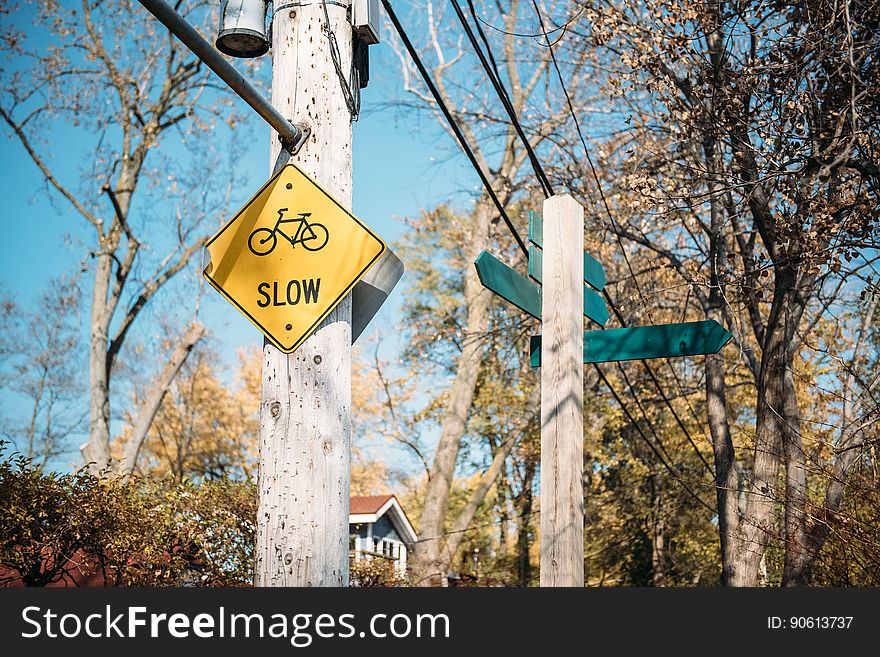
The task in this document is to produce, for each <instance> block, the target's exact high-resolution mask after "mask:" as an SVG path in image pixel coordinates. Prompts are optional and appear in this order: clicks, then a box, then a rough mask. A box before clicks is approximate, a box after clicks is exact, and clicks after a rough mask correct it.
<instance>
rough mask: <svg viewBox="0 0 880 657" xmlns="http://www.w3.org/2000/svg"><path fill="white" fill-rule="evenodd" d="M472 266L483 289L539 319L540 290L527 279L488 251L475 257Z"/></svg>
mask: <svg viewBox="0 0 880 657" xmlns="http://www.w3.org/2000/svg"><path fill="white" fill-rule="evenodd" d="M474 265H475V266H476V268H477V276H479V278H480V283H482V284H483V287H485V288H488V289H490V290H492V291H493V292H494V293H495V294H497V295H498V296H499V297H501V298H502V299H504V300H506V301H509V302H510V303H512V304H513V305H514V306H516V307H517V308H519V309H520V310H522V311H523V312H524V313H528V314H529V315H531V316H532V317H534V318H535V319H541V288H540V287H538V286H537V285H535V284H534V283H532V282H531V281H530V280H529V279H528V278H526V277H525V276H523V275H522V274H520V273H519V272H517V271H514V270H513V269H511V268H510V267H508V266H507V265H505V264H504V263H503V262H501V261H500V260H498V258H496V257H495V256H493V255H492V254H491V253H489V252H488V251H483V252H482V253H480V255H479V256H477V259H476V261H475V262H474Z"/></svg>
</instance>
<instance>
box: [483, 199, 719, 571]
mask: <svg viewBox="0 0 880 657" xmlns="http://www.w3.org/2000/svg"><path fill="white" fill-rule="evenodd" d="M543 215H544V218H542V217H541V216H540V215H538V214H536V213H534V212H531V213H529V242H531V246H530V247H529V265H528V277H526V276H524V275H522V274H520V273H519V272H517V271H514V270H513V269H511V268H510V267H508V266H507V265H505V264H504V263H502V262H501V261H499V260H498V259H497V258H495V257H494V256H492V255H491V254H489V253H487V252H486V251H483V252H482V253H481V254H480V255H479V257H478V258H477V260H476V262H475V263H474V265H475V266H476V268H477V274H478V275H479V278H480V282H481V283H482V284H483V286H484V287H486V288H488V289H490V290H492V291H493V292H494V293H495V294H497V295H498V296H500V297H501V298H503V299H505V300H506V301H508V302H510V303H512V304H513V305H514V306H516V307H517V308H519V309H520V310H522V311H523V312H526V313H528V314H529V315H531V316H532V317H534V318H535V319H538V320H541V321H542V323H543V335H536V336H533V337H532V339H531V344H530V349H529V351H530V354H529V355H530V362H531V365H532V366H533V367H540V368H541V586H583V585H584V531H583V523H584V499H583V487H582V477H583V421H584V420H583V413H584V409H583V388H584V379H583V363H604V362H618V361H627V360H643V359H648V358H670V357H675V356H697V355H703V354H714V353H718V352H719V351H720V350H721V348H722V347H724V345H725V344H727V343H728V341H730V338H731V337H732V336H731V334H730V333H729V332H728V331H727V330H726V329H725V328H724V327H723V326H721V325H720V324H718V322H715V321H714V320H705V321H700V322H685V323H681V324H665V325H660V326H637V327H632V328H618V329H609V330H592V331H584V330H583V320H582V319H581V316H582V315H583V316H585V317H587V318H588V319H590V320H592V321H593V322H595V323H596V324H598V325H599V326H602V327H604V325H605V323H606V322H607V321H608V309H607V307H606V306H605V302H604V300H603V299H602V296H601V295H600V294H599V293H600V292H601V291H602V290H603V289H604V287H605V283H606V278H605V271H604V269H603V268H602V265H601V264H600V263H599V262H598V261H597V260H596V259H595V258H593V257H592V256H590V255H588V254H587V253H583V251H582V244H583V230H584V213H583V208H582V207H581V206H580V204H579V203H577V201H575V200H574V199H573V198H572V197H571V196H569V195H567V194H563V195H559V196H552V197H550V198H548V199H547V200H546V201H544V209H543ZM545 252H546V253H545Z"/></svg>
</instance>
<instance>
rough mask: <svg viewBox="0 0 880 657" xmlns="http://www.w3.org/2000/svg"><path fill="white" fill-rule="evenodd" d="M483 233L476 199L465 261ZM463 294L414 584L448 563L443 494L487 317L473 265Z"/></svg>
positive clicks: (479, 246) (431, 582)
mask: <svg viewBox="0 0 880 657" xmlns="http://www.w3.org/2000/svg"><path fill="white" fill-rule="evenodd" d="M488 237H489V207H488V206H487V204H486V203H485V202H483V201H481V202H480V203H478V204H477V207H476V208H475V211H474V230H473V233H472V236H471V249H470V253H469V254H468V258H469V261H470V262H473V261H474V260H476V258H477V256H478V255H479V254H480V251H482V250H483V249H484V248H485V247H486V245H487V242H488ZM464 296H465V307H466V309H467V325H466V328H465V335H464V338H463V340H462V348H461V354H460V355H459V357H458V362H457V364H456V372H455V380H454V382H453V384H452V389H451V390H450V391H449V403H448V404H447V406H446V413H445V419H444V422H443V429H442V431H441V434H440V440H439V442H438V443H437V449H436V451H435V452H434V460H433V462H432V465H431V478H430V481H429V482H428V487H427V490H426V491H425V506H424V508H423V509H422V515H421V519H420V520H419V535H420V537H421V541H422V542H420V543H418V544H417V546H416V550H415V555H414V564H413V580H414V582H415V584H416V585H418V586H442V585H445V581H446V569H447V568H448V565H449V564H448V563H446V564H444V563H443V561H444V560H443V559H441V548H442V543H443V532H444V524H445V520H446V513H447V506H448V501H449V493H450V490H451V489H452V478H453V474H454V472H455V464H456V461H457V460H458V450H459V447H460V446H461V439H462V436H464V432H465V429H466V427H467V420H468V415H469V413H470V409H471V405H472V403H473V399H474V389H475V387H476V384H477V375H478V374H479V370H480V367H479V366H480V359H481V352H482V350H483V345H484V340H485V338H484V333H485V331H486V326H487V324H488V321H489V299H490V295H489V292H488V290H485V289H484V288H483V286H482V285H480V281H479V279H478V278H477V273H476V270H475V269H474V268H473V267H468V270H467V274H466V275H465V292H464Z"/></svg>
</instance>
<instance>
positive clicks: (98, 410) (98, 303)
mask: <svg viewBox="0 0 880 657" xmlns="http://www.w3.org/2000/svg"><path fill="white" fill-rule="evenodd" d="M112 266H113V263H112V259H111V257H110V256H109V255H107V254H101V255H99V256H98V262H97V264H96V266H95V283H94V286H95V287H94V290H93V292H92V313H91V330H90V334H91V338H90V342H89V438H88V441H87V442H86V444H85V445H83V446H82V447H81V448H80V449H81V451H82V455H83V458H84V459H85V461H86V463H87V464H88V468H89V471H90V472H92V473H93V474H98V473H99V472H101V471H103V470H106V469H107V468H108V467H109V466H110V372H109V371H108V367H107V335H108V329H109V326H108V324H109V322H108V320H107V297H108V294H109V291H110V274H111V270H112Z"/></svg>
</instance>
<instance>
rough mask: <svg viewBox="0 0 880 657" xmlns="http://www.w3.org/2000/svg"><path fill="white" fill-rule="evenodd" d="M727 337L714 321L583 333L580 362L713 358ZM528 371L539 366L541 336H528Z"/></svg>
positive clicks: (719, 325) (721, 327)
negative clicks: (677, 357) (709, 356)
mask: <svg viewBox="0 0 880 657" xmlns="http://www.w3.org/2000/svg"><path fill="white" fill-rule="evenodd" d="M731 337H732V336H731V334H730V333H729V332H728V331H727V330H726V329H725V328H724V327H723V326H721V324H719V323H718V322H716V321H714V320H711V319H709V320H705V321H702V322H685V323H683V324H661V325H659V326H638V327H634V328H620V329H608V330H607V331H585V332H584V362H585V363H608V362H615V361H623V360H642V359H643V358H670V357H673V356H700V355H704V354H716V353H718V352H719V351H720V350H721V348H722V347H723V346H724V345H726V344H727V343H728V341H729V340H730V338H731ZM529 351H530V359H529V360H530V362H531V365H532V367H540V366H541V336H540V335H536V336H532V339H531V345H530V349H529Z"/></svg>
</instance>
